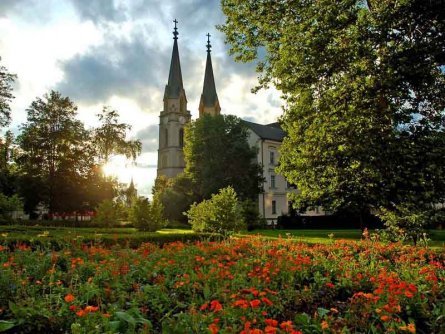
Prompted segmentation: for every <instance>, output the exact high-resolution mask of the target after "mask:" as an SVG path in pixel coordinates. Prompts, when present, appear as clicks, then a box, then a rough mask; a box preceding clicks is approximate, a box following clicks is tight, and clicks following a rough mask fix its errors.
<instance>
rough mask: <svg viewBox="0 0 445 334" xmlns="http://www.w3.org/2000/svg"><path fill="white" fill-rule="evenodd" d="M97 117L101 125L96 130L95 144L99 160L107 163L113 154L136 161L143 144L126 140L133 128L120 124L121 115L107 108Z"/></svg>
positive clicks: (94, 135)
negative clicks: (122, 155)
mask: <svg viewBox="0 0 445 334" xmlns="http://www.w3.org/2000/svg"><path fill="white" fill-rule="evenodd" d="M97 117H98V120H99V122H100V124H101V125H100V126H99V127H98V128H96V129H95V130H94V134H93V144H94V147H95V149H96V151H97V156H98V158H99V160H100V161H103V162H104V163H107V162H108V160H109V158H110V157H111V156H112V155H113V154H124V155H126V156H127V158H132V159H133V160H135V159H136V158H137V156H138V155H139V154H140V153H141V148H142V144H141V142H140V141H139V140H134V141H132V140H127V139H126V136H127V131H128V130H130V129H131V126H130V125H128V124H126V123H119V113H118V112H117V111H116V110H112V109H110V107H107V106H105V107H104V108H103V109H102V113H100V114H97Z"/></svg>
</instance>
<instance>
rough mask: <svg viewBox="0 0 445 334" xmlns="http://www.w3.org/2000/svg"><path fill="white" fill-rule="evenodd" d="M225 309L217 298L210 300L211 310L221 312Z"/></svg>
mask: <svg viewBox="0 0 445 334" xmlns="http://www.w3.org/2000/svg"><path fill="white" fill-rule="evenodd" d="M222 309H223V307H222V305H221V303H220V302H219V301H217V300H212V301H211V302H210V311H213V312H219V311H221V310H222Z"/></svg>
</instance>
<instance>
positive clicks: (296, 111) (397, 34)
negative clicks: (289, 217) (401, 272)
mask: <svg viewBox="0 0 445 334" xmlns="http://www.w3.org/2000/svg"><path fill="white" fill-rule="evenodd" d="M222 8H223V11H224V13H225V14H226V16H227V18H226V23H225V24H224V25H223V26H222V27H220V28H221V30H222V31H223V32H224V33H225V34H226V41H227V42H228V43H230V44H231V50H230V52H231V53H232V54H234V55H235V58H236V59H237V60H240V61H254V60H257V61H258V71H259V72H260V85H259V86H260V87H265V86H267V85H269V84H271V83H272V84H274V85H276V87H277V88H278V89H280V90H281V91H282V92H283V95H284V98H285V101H286V107H285V113H284V116H283V118H282V121H283V123H284V128H285V130H286V131H287V133H288V136H287V138H286V139H285V140H284V143H283V145H282V148H281V153H282V154H281V162H280V167H279V171H280V172H281V173H283V174H284V175H285V177H286V178H287V179H288V181H290V182H291V183H293V184H295V185H297V187H298V188H299V192H298V193H297V194H296V195H295V200H296V203H297V204H298V206H300V207H305V206H316V205H320V204H321V205H323V206H324V207H325V208H327V209H331V210H337V209H341V208H349V209H353V210H355V211H358V212H362V211H364V210H368V209H369V208H370V207H379V206H383V207H391V206H392V205H399V204H401V203H411V204H413V205H420V206H422V205H424V206H429V205H430V204H431V203H437V202H443V200H444V199H445V165H444V164H443V163H440V160H441V159H442V158H443V156H445V145H443V144H444V125H445V122H444V110H445V71H444V66H445V11H444V10H443V3H441V2H440V1H422V0H406V1H371V0H368V1H363V0H341V1H335V2H334V1H330V0H322V1H318V0H309V1H302V0H288V1H273V0H266V1H261V2H258V1H255V0H246V1H244V0H243V1H241V0H222ZM260 49H262V50H265V51H266V52H265V56H264V57H260V56H259V55H263V54H264V52H259V50H260Z"/></svg>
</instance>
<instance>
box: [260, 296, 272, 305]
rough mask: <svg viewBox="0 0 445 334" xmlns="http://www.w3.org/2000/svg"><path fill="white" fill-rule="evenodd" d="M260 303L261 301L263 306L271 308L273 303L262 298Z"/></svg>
mask: <svg viewBox="0 0 445 334" xmlns="http://www.w3.org/2000/svg"><path fill="white" fill-rule="evenodd" d="M261 301H262V302H263V303H264V304H267V305H269V306H272V305H273V303H272V302H271V301H270V299H269V298H266V297H263V298H261Z"/></svg>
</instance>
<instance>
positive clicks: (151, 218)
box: [130, 196, 167, 232]
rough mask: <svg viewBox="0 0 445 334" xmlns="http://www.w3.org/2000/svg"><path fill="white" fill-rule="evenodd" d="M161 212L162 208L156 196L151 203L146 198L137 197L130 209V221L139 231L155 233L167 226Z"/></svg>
mask: <svg viewBox="0 0 445 334" xmlns="http://www.w3.org/2000/svg"><path fill="white" fill-rule="evenodd" d="M163 211H164V208H163V206H162V204H161V202H160V201H159V199H158V198H157V197H156V196H155V197H154V199H153V201H152V202H151V203H150V202H149V201H148V199H147V198H144V197H139V198H137V199H135V200H134V202H133V205H132V207H131V209H130V221H131V222H132V223H133V225H134V227H136V228H138V229H139V230H142V231H150V232H155V231H157V230H159V229H161V228H163V227H165V226H166V225H167V220H166V219H164V214H163Z"/></svg>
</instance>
